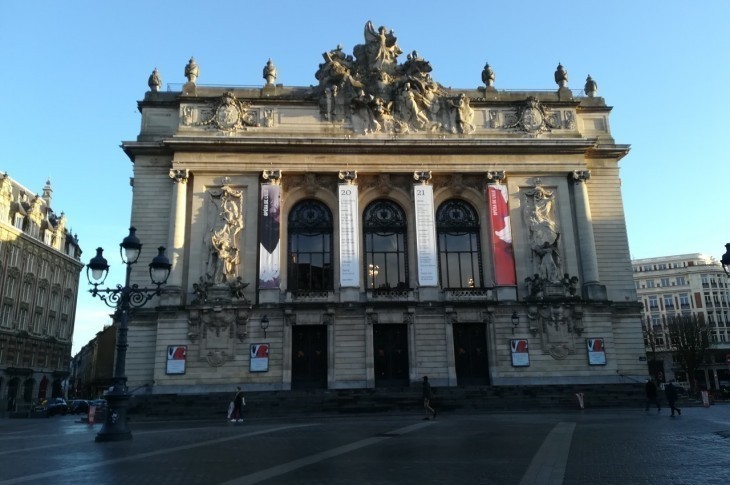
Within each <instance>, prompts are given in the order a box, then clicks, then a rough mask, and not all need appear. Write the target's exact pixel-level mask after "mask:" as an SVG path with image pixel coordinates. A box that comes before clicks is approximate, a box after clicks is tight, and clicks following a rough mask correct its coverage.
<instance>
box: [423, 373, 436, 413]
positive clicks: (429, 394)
mask: <svg viewBox="0 0 730 485" xmlns="http://www.w3.org/2000/svg"><path fill="white" fill-rule="evenodd" d="M432 399H433V390H432V389H431V384H430V383H429V382H428V376H423V410H424V411H425V412H426V417H425V418H423V419H424V420H428V419H431V418H430V417H429V415H430V416H431V417H433V419H436V411H435V410H434V409H433V408H432V407H431V400H432Z"/></svg>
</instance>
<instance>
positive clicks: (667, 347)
mask: <svg viewBox="0 0 730 485" xmlns="http://www.w3.org/2000/svg"><path fill="white" fill-rule="evenodd" d="M632 264H633V266H634V282H635V284H636V291H637V293H638V295H639V301H640V302H641V303H642V305H643V308H644V311H643V315H642V322H643V327H644V340H645V344H646V350H647V355H648V357H649V366H650V370H651V374H652V375H654V376H655V377H656V378H657V379H658V380H659V381H662V382H664V381H668V380H671V379H674V378H677V379H678V380H679V381H682V382H686V381H688V377H689V376H686V375H685V373H684V372H683V371H682V370H681V369H680V368H679V366H678V365H677V364H675V362H674V360H673V359H672V351H673V348H674V347H673V344H672V339H671V337H670V335H669V330H668V325H669V324H670V323H671V319H672V318H673V317H675V316H678V315H688V316H689V315H692V316H695V317H697V319H698V321H699V322H701V323H704V324H706V325H707V326H708V329H709V335H710V343H711V349H710V352H709V353H708V362H707V363H706V365H705V366H703V369H701V371H700V374H699V375H697V376H695V378H696V379H697V380H698V382H700V383H701V384H702V385H704V386H705V387H706V388H707V389H719V387H720V386H730V367H729V362H730V360H728V356H730V285H729V282H730V280H729V279H728V277H727V275H726V274H725V272H724V271H723V269H722V265H721V264H720V262H719V261H718V260H717V259H715V258H713V257H711V256H707V255H705V254H699V253H693V254H680V255H677V256H664V257H657V258H644V259H634V260H633V261H632Z"/></svg>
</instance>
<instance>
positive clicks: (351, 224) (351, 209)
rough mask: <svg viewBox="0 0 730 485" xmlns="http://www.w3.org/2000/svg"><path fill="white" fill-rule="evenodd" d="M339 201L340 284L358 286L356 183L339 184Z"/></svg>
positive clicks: (358, 232)
mask: <svg viewBox="0 0 730 485" xmlns="http://www.w3.org/2000/svg"><path fill="white" fill-rule="evenodd" d="M338 193H339V202H340V286H342V287H355V288H359V287H360V260H359V258H358V253H359V251H358V248H359V244H358V237H359V234H360V229H359V226H360V225H359V224H358V217H359V214H358V213H359V211H358V205H357V197H358V192H357V185H350V184H339V188H338Z"/></svg>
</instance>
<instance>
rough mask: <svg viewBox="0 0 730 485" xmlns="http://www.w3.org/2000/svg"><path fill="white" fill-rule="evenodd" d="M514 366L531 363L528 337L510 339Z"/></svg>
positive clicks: (525, 365)
mask: <svg viewBox="0 0 730 485" xmlns="http://www.w3.org/2000/svg"><path fill="white" fill-rule="evenodd" d="M510 350H511V353H512V366H513V367H527V366H529V365H530V352H529V348H528V346H527V339H526V338H519V339H517V338H516V339H512V340H510Z"/></svg>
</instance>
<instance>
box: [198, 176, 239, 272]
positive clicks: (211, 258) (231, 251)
mask: <svg viewBox="0 0 730 485" xmlns="http://www.w3.org/2000/svg"><path fill="white" fill-rule="evenodd" d="M208 194H209V197H210V207H211V209H210V210H211V211H212V212H213V217H212V221H213V222H212V224H211V227H210V230H209V232H208V238H207V242H208V262H207V269H206V274H207V276H208V278H209V279H210V281H211V282H212V283H213V284H215V285H218V284H226V283H231V282H234V281H236V278H237V276H238V266H239V264H240V262H241V256H240V252H239V238H240V234H241V231H242V230H243V191H242V190H235V189H233V188H231V187H230V186H228V185H224V186H223V187H221V188H220V189H211V190H210V191H209V192H208Z"/></svg>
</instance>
